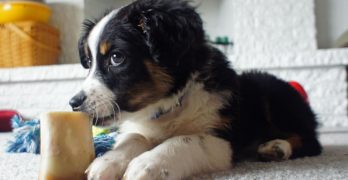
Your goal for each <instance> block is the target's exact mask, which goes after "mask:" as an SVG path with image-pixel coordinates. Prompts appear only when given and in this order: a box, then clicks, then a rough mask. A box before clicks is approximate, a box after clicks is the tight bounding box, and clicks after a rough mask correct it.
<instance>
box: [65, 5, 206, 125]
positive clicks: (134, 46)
mask: <svg viewBox="0 0 348 180" xmlns="http://www.w3.org/2000/svg"><path fill="white" fill-rule="evenodd" d="M182 3H185V2H182ZM139 4H141V1H135V2H134V3H132V4H131V5H128V6H125V7H123V8H121V9H117V10H113V11H111V12H110V13H108V14H107V15H106V16H104V17H103V18H102V19H101V20H100V21H98V22H97V23H94V22H91V21H86V22H85V23H84V25H85V31H84V32H83V33H82V36H81V38H80V40H79V54H80V60H81V64H82V65H83V67H85V68H88V69H90V72H89V75H88V77H87V79H86V81H85V82H84V84H83V87H82V91H81V92H80V93H79V94H78V95H76V96H75V97H74V98H72V100H71V102H70V104H71V106H72V107H73V109H74V110H79V111H84V112H87V113H89V114H90V115H92V116H94V117H95V123H97V124H98V125H102V124H104V125H109V124H110V122H112V120H113V119H114V118H116V119H117V116H116V117H115V114H118V113H119V111H125V112H138V111H139V110H141V109H143V108H145V107H147V106H149V105H151V104H154V103H156V102H157V101H158V100H160V99H163V98H165V97H170V96H172V95H174V94H175V93H177V92H178V91H180V90H181V89H182V88H184V86H185V85H186V83H187V81H188V79H189V78H190V77H191V75H192V73H194V72H195V71H197V68H200V65H199V64H201V63H200V59H199V58H198V59H193V58H192V57H184V54H186V53H187V52H190V50H191V49H195V48H199V47H195V46H201V45H202V44H204V41H205V40H204V32H203V29H202V22H201V19H200V18H199V15H198V14H192V15H191V16H189V17H185V18H173V17H177V16H180V15H181V14H180V13H181V12H180V11H173V13H174V14H172V15H170V14H168V13H164V12H162V11H157V10H154V9H153V8H152V5H151V4H147V3H145V5H139ZM176 13H178V14H176ZM201 55H202V56H204V52H202V53H201Z"/></svg>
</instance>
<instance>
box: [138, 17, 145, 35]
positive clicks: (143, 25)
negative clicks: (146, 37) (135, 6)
mask: <svg viewBox="0 0 348 180" xmlns="http://www.w3.org/2000/svg"><path fill="white" fill-rule="evenodd" d="M138 27H140V28H141V30H142V31H143V32H144V31H145V21H144V19H140V21H139V24H138Z"/></svg>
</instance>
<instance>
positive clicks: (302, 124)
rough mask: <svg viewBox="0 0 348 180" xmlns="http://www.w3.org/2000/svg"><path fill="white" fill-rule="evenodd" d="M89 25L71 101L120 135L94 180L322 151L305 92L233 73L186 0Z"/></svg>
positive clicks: (195, 170)
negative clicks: (78, 86) (83, 74)
mask: <svg viewBox="0 0 348 180" xmlns="http://www.w3.org/2000/svg"><path fill="white" fill-rule="evenodd" d="M84 25H85V31H84V33H82V36H81V39H80V41H79V53H80V58H81V63H82V66H83V67H85V68H87V69H89V74H88V77H87V78H86V80H85V81H84V83H83V85H82V90H81V92H79V93H78V94H77V95H75V96H74V97H73V98H72V99H71V101H70V104H71V106H72V108H73V110H75V111H83V112H86V113H88V114H90V115H91V116H93V117H94V118H93V123H94V124H95V125H99V126H104V127H115V126H117V127H119V131H120V134H119V135H118V136H117V139H116V144H115V145H114V147H113V149H112V150H111V151H109V152H108V153H106V154H105V155H103V156H101V157H99V158H97V159H95V160H94V162H93V163H92V164H91V165H90V167H89V168H88V169H87V171H86V173H87V174H88V179H94V180H96V179H121V178H123V179H132V180H134V179H142V180H144V179H149V180H154V179H173V180H175V179H182V178H185V177H190V176H192V175H196V174H200V173H210V172H216V171H222V170H228V169H230V168H231V167H232V164H233V162H235V161H238V160H240V159H243V158H250V157H257V158H259V159H260V160H263V161H282V160H287V159H291V158H297V157H304V156H314V155H318V154H320V152H321V145H320V144H319V142H318V140H317V134H316V130H315V129H316V127H317V123H316V118H315V115H314V113H313V111H312V110H311V108H310V106H309V105H308V104H307V103H306V102H305V101H304V100H303V99H302V97H301V96H300V94H298V93H297V91H296V90H295V89H293V88H292V87H291V86H289V85H288V84H287V83H286V82H284V81H282V80H279V79H277V78H276V77H274V76H271V75H269V74H265V73H260V72H248V73H244V74H241V75H237V74H236V72H235V71H234V70H233V69H231V68H230V67H229V63H228V61H227V59H226V57H225V56H224V55H223V54H222V53H221V52H220V51H218V50H217V49H216V48H214V47H212V46H211V45H210V44H209V43H208V42H207V41H206V40H205V34H204V31H203V28H202V20H201V18H200V16H199V15H198V14H197V13H196V12H195V10H194V8H193V7H191V6H190V5H189V3H188V2H186V1H182V0H138V1H135V2H133V3H131V4H130V5H128V6H125V7H122V8H120V9H115V10H112V11H111V12H109V13H107V14H106V15H105V16H104V17H102V18H101V19H100V20H98V21H96V22H92V21H86V22H85V23H84Z"/></svg>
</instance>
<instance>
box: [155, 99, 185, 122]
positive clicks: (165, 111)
mask: <svg viewBox="0 0 348 180" xmlns="http://www.w3.org/2000/svg"><path fill="white" fill-rule="evenodd" d="M183 99H184V94H183V95H182V96H180V97H179V98H178V99H177V102H176V103H175V105H174V106H172V107H170V108H169V109H163V108H162V107H160V108H159V109H158V110H157V111H156V112H154V113H153V115H152V116H151V120H157V119H159V118H160V117H162V116H163V115H165V114H168V113H171V112H174V111H175V110H176V109H177V108H179V107H181V106H182V101H183Z"/></svg>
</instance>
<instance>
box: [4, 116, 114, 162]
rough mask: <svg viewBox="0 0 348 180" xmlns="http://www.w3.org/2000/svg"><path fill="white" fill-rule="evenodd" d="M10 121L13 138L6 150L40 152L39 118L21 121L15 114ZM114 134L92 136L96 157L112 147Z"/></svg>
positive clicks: (12, 151)
mask: <svg viewBox="0 0 348 180" xmlns="http://www.w3.org/2000/svg"><path fill="white" fill-rule="evenodd" d="M11 121H12V127H13V134H14V138H13V140H10V141H9V142H8V146H7V149H6V151H7V152H10V153H34V154H40V120H38V119H33V120H30V121H23V119H22V118H21V117H20V116H18V115H16V116H14V117H13V118H12V120H11ZM115 136H116V132H113V133H109V134H99V135H96V136H95V137H93V140H94V148H95V154H96V156H97V157H99V156H101V155H103V154H104V153H106V152H107V151H109V150H110V149H111V148H112V145H113V144H114V143H115Z"/></svg>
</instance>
